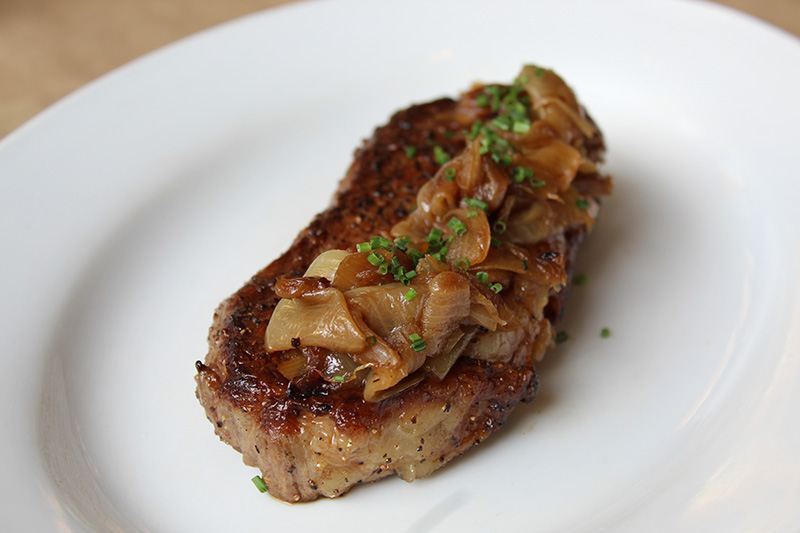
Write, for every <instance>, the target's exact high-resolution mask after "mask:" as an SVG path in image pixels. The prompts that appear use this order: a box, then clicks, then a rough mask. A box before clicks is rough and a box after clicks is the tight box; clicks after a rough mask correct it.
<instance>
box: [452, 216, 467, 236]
mask: <svg viewBox="0 0 800 533" xmlns="http://www.w3.org/2000/svg"><path fill="white" fill-rule="evenodd" d="M447 227H448V228H450V229H451V230H453V233H455V234H456V235H458V236H459V237H461V236H462V235H464V234H465V233H466V232H467V226H466V225H465V224H464V223H463V222H462V221H461V219H460V218H458V217H453V218H451V219H450V221H449V222H448V223H447Z"/></svg>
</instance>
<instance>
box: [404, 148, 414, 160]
mask: <svg viewBox="0 0 800 533" xmlns="http://www.w3.org/2000/svg"><path fill="white" fill-rule="evenodd" d="M415 155H417V149H416V147H414V146H406V157H407V158H409V159H411V158H413V157H414V156H415Z"/></svg>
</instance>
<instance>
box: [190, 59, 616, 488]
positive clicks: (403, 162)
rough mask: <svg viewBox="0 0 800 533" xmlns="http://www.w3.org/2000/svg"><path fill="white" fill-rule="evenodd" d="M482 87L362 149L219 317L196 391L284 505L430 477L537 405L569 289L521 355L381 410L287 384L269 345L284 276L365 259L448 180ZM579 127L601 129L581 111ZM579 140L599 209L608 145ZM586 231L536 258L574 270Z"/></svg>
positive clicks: (448, 378) (552, 240)
mask: <svg viewBox="0 0 800 533" xmlns="http://www.w3.org/2000/svg"><path fill="white" fill-rule="evenodd" d="M548 75H550V74H549V71H548ZM553 76H554V75H553ZM481 90H482V89H481V88H475V89H473V90H471V91H470V92H468V93H466V94H465V95H464V96H462V97H461V98H460V99H459V100H451V99H441V100H436V101H433V102H431V103H427V104H423V105H415V106H412V107H410V108H409V109H406V110H403V111H400V112H398V113H396V114H395V115H394V116H393V117H392V118H391V120H390V121H389V123H388V124H386V125H385V126H383V127H380V128H378V129H377V130H376V131H375V133H374V135H373V136H372V138H371V139H369V140H368V141H366V142H365V144H364V145H363V146H362V147H361V148H360V149H358V150H357V151H356V153H355V157H354V161H353V163H352V165H351V167H350V169H349V171H348V172H347V175H346V176H345V178H344V179H343V180H342V182H341V183H340V186H339V189H338V191H337V192H336V194H335V195H334V199H333V201H332V204H331V206H330V207H329V208H328V209H326V210H325V211H323V212H322V213H320V214H319V215H317V216H316V217H315V219H314V220H313V221H312V222H311V224H310V225H309V226H308V227H307V228H306V229H304V230H303V231H301V232H300V234H299V235H298V237H297V238H296V239H295V241H294V243H293V244H292V246H291V247H290V248H289V250H287V251H286V252H285V253H284V254H283V255H282V256H281V257H279V258H278V259H277V260H275V261H273V262H272V263H271V264H270V265H269V266H267V267H266V268H264V269H263V270H261V271H260V272H258V273H257V274H256V275H255V276H253V277H252V278H251V279H250V280H249V281H248V282H247V283H246V284H245V285H244V287H242V288H241V289H239V291H238V292H236V293H235V294H234V295H233V296H231V297H230V298H228V299H227V300H226V301H224V302H223V303H222V304H221V305H220V307H219V308H218V309H217V311H216V313H215V315H214V321H213V324H212V326H211V329H210V333H209V352H208V355H207V356H206V359H205V362H200V361H198V362H197V363H196V368H197V372H198V373H197V377H196V379H197V395H198V398H199V399H200V402H201V404H202V405H203V407H204V408H205V410H206V415H207V417H208V418H209V420H210V421H211V422H212V423H213V424H214V427H215V431H216V433H217V435H219V437H220V438H221V439H222V440H224V441H225V442H227V443H229V444H230V445H231V446H233V447H234V448H235V449H237V450H238V451H240V452H241V453H242V455H243V458H244V462H245V463H246V464H248V465H252V466H256V467H258V468H259V469H260V470H261V472H262V475H263V479H264V481H265V482H266V484H267V486H268V487H269V491H270V493H271V494H272V495H273V496H275V497H277V498H280V499H282V500H286V501H289V502H297V501H308V500H314V499H316V498H318V497H319V496H327V497H336V496H340V495H342V494H344V493H345V492H347V491H348V490H349V489H350V488H351V487H352V486H353V485H356V484H359V483H366V482H370V481H375V480H377V479H380V478H382V477H385V476H388V475H391V474H397V475H398V476H400V477H401V478H403V479H404V480H407V481H411V480H414V479H415V478H417V477H422V476H426V475H428V474H430V473H431V472H433V471H434V470H436V469H438V468H439V467H441V466H443V465H444V464H446V463H447V462H448V461H450V460H451V459H453V458H454V457H456V456H458V455H460V454H462V453H463V452H464V451H466V450H467V449H469V448H470V447H472V446H474V445H477V444H478V443H480V442H481V441H483V440H484V439H485V438H486V437H488V436H489V435H490V434H491V433H492V432H493V431H495V430H496V429H497V428H499V427H500V426H502V425H503V423H504V422H505V420H506V418H507V417H508V415H509V413H510V412H511V410H512V409H513V408H514V406H516V405H517V404H518V403H519V402H523V401H530V400H531V399H532V398H533V395H534V393H535V391H536V388H537V377H536V372H535V370H534V365H533V363H534V361H535V360H538V359H540V358H541V356H542V355H543V354H544V351H545V350H546V349H547V347H548V346H549V345H550V344H551V343H552V336H553V331H554V330H553V328H551V327H550V324H551V323H552V322H554V321H555V320H557V318H558V315H559V314H560V309H561V308H562V298H563V295H564V293H565V291H564V290H561V287H562V286H563V283H562V286H558V287H555V288H552V289H550V290H549V293H546V294H548V296H549V300H548V301H547V302H546V306H545V307H544V309H543V318H542V319H541V320H540V322H541V323H540V322H536V327H535V328H533V329H530V330H529V331H528V330H526V331H528V332H529V335H528V337H529V338H526V339H525V341H524V344H520V345H515V346H517V347H516V348H515V350H516V351H515V352H514V354H513V355H509V356H507V357H500V358H497V359H494V360H493V358H492V357H488V358H487V357H483V358H477V356H476V358H473V357H471V356H462V357H460V358H458V360H457V361H456V362H455V364H454V366H453V367H452V368H451V369H450V370H449V372H447V374H446V375H445V376H444V378H443V379H439V378H438V377H437V376H435V375H433V374H431V373H425V372H423V371H422V370H419V371H417V372H416V373H415V374H414V376H415V379H414V382H413V383H412V382H409V383H408V385H407V386H408V388H406V389H405V390H400V391H399V392H397V393H395V394H394V395H390V396H388V397H386V398H385V399H381V400H379V401H367V400H366V399H365V397H364V391H363V388H362V387H361V386H355V385H354V383H341V382H336V381H333V382H331V381H330V380H325V379H320V378H319V376H317V377H316V378H314V376H311V377H309V376H305V375H304V376H298V377H295V378H293V379H287V377H286V374H285V372H281V371H280V370H279V368H278V365H279V363H280V361H281V360H282V359H281V354H280V353H269V352H268V350H267V347H266V345H265V335H266V330H267V326H268V324H269V322H270V319H271V317H272V316H273V312H274V311H275V307H276V305H277V304H278V302H279V300H280V298H279V297H278V296H277V295H276V292H275V286H276V282H277V281H278V280H279V278H280V279H283V278H302V277H303V275H304V273H305V272H306V270H307V269H308V267H309V265H310V264H311V263H312V261H313V260H314V259H315V258H316V257H317V256H318V255H319V254H321V253H322V252H325V251H327V250H333V249H342V250H345V249H348V250H353V246H354V245H355V243H359V242H362V241H368V240H369V239H370V237H371V236H373V235H376V234H380V233H384V234H385V233H386V232H387V231H388V230H389V229H391V228H392V227H393V226H394V225H395V224H397V223H398V222H401V221H402V220H404V219H406V218H407V217H409V214H410V213H411V212H412V211H413V210H414V208H415V205H416V202H417V198H416V197H417V194H418V192H419V190H420V188H421V187H422V186H423V185H424V184H426V183H427V182H428V181H429V180H431V179H432V178H433V177H434V176H435V175H437V173H439V172H440V171H441V167H442V160H441V159H442V158H441V153H442V152H444V153H447V154H459V153H462V152H464V151H465V149H466V148H468V144H469V143H470V142H471V141H470V138H469V137H470V134H469V131H470V126H471V125H472V124H474V123H475V121H476V120H484V121H485V120H489V119H491V116H492V113H493V112H494V111H496V110H493V109H491V108H490V107H488V106H486V107H484V106H481V105H476V103H475V102H476V97H479V95H480V94H482V93H481ZM478 101H479V103H481V102H480V99H478ZM534 113H535V107H534ZM581 117H583V119H584V120H585V121H586V122H587V123H588V124H591V126H592V127H594V125H593V123H592V122H591V120H590V119H588V116H586V115H585V114H583V112H582V111H581ZM534 125H535V124H534ZM573 137H574V138H572V139H567V142H569V143H570V144H571V145H572V146H575V147H576V149H577V150H578V151H579V153H580V154H581V156H582V157H583V158H584V160H585V162H586V164H583V167H582V169H581V170H580V171H578V173H577V176H574V184H573V187H574V188H577V190H579V191H582V192H583V193H585V194H586V195H587V197H588V198H590V199H596V198H598V197H599V196H601V195H602V194H605V193H607V192H608V191H609V190H610V182H609V180H608V179H606V178H604V177H602V176H601V175H599V174H598V173H597V171H596V169H594V168H593V167H592V165H591V164H590V162H595V163H596V162H599V160H600V158H601V156H602V152H603V141H602V137H601V135H600V133H599V131H595V133H594V134H592V135H582V136H579V135H575V136H573ZM409 147H413V148H409ZM499 166H501V165H499ZM568 185H569V184H568ZM587 230H588V224H582V223H571V224H567V225H564V226H563V227H559V228H558V231H557V234H550V235H548V236H547V239H546V242H545V243H544V245H542V246H540V247H539V248H535V249H536V250H537V253H538V256H537V257H536V258H535V261H539V262H541V263H542V265H543V266H542V268H550V267H549V266H548V265H553V266H552V268H555V269H558V270H559V272H568V271H569V267H570V264H571V262H572V257H573V254H574V252H575V250H576V247H577V246H578V244H579V243H580V241H581V239H582V238H583V236H584V235H585V233H586V231H587ZM525 268H526V269H527V268H528V265H527V261H526V264H525ZM302 279H303V280H305V281H301V282H297V283H294V284H291V283H288V282H286V283H285V287H282V288H280V289H279V292H281V291H283V294H284V296H287V295H289V296H292V297H294V296H295V295H296V294H299V293H301V292H302V291H305V290H309V291H314V290H322V289H324V288H325V287H327V286H328V285H329V280H325V279H324V278H322V279H311V278H302ZM490 296H491V295H490ZM287 297H288V296H287ZM479 329H480V328H479ZM485 331H486V330H485V328H484V329H480V332H485ZM480 332H479V334H480ZM295 340H296V341H297V342H296V343H295ZM301 340H302V339H299V338H298V339H292V345H293V346H294V347H295V348H297V350H298V351H299V352H300V353H302V354H303V357H305V358H306V360H307V361H308V365H309V366H313V361H314V360H317V359H319V358H320V357H322V355H321V354H322V353H323V352H324V350H322V349H320V348H317V347H315V346H304V345H302V344H301ZM295 344H296V345H295ZM519 346H522V348H519ZM273 351H274V350H273ZM523 352H524V353H523ZM520 354H522V355H520Z"/></svg>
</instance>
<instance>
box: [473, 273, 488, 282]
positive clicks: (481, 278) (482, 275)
mask: <svg viewBox="0 0 800 533" xmlns="http://www.w3.org/2000/svg"><path fill="white" fill-rule="evenodd" d="M475 277H476V278H478V281H480V282H481V283H483V284H484V285H487V284H488V283H489V273H488V272H484V271H483V270H481V271H480V272H478V273H477V274H475Z"/></svg>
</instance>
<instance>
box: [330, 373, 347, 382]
mask: <svg viewBox="0 0 800 533" xmlns="http://www.w3.org/2000/svg"><path fill="white" fill-rule="evenodd" d="M331 381H333V382H334V383H344V376H341V375H340V376H333V377H332V378H331Z"/></svg>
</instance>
